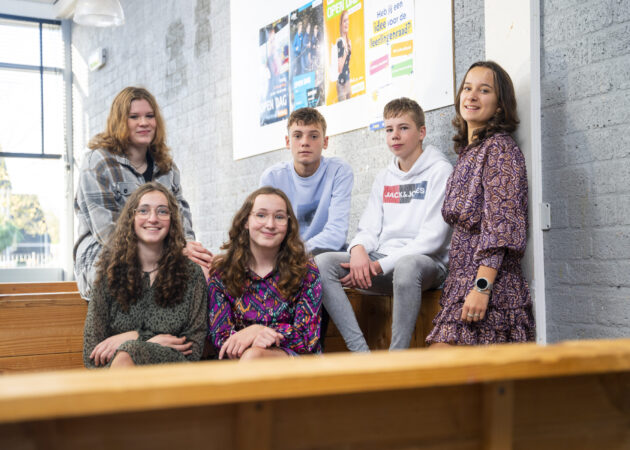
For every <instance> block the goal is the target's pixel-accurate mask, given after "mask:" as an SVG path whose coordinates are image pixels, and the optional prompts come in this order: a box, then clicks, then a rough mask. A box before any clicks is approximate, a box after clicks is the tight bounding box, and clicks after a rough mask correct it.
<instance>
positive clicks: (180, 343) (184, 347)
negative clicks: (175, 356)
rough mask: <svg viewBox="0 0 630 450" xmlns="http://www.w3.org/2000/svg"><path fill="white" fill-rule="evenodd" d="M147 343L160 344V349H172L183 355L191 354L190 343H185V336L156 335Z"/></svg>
mask: <svg viewBox="0 0 630 450" xmlns="http://www.w3.org/2000/svg"><path fill="white" fill-rule="evenodd" d="M147 342H153V343H154V344H160V345H161V346H162V347H170V348H174V349H175V350H177V351H178V352H180V353H182V354H183V355H190V354H192V342H186V336H182V337H177V336H173V335H172V334H157V335H155V336H153V337H152V338H151V339H149V340H148V341H147Z"/></svg>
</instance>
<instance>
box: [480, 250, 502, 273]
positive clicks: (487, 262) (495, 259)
mask: <svg viewBox="0 0 630 450" xmlns="http://www.w3.org/2000/svg"><path fill="white" fill-rule="evenodd" d="M504 254H505V250H503V249H501V250H499V251H497V252H496V253H494V254H493V255H488V256H486V257H485V258H483V259H481V260H480V261H479V264H480V265H482V266H486V267H490V268H491V269H495V270H499V267H501V264H502V263H503V255H504Z"/></svg>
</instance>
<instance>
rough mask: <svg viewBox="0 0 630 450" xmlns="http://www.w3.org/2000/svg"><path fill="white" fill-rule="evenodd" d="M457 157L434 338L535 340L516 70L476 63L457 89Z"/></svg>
mask: <svg viewBox="0 0 630 450" xmlns="http://www.w3.org/2000/svg"><path fill="white" fill-rule="evenodd" d="M455 111H456V117H455V119H454V120H453V125H454V126H455V127H456V129H457V131H458V134H457V135H456V136H455V137H454V138H453V140H454V141H455V152H456V153H458V155H459V156H458V159H457V164H456V165H455V169H454V171H453V173H452V175H451V176H450V178H449V180H448V183H447V187H446V196H445V199H444V205H443V206H442V215H443V216H444V220H446V222H447V223H449V224H450V225H451V226H453V228H454V231H453V237H452V240H451V248H450V252H449V265H450V267H449V274H448V277H447V278H446V281H445V283H444V292H443V294H442V299H441V302H440V303H441V306H442V310H441V311H440V313H439V314H438V315H437V316H436V318H435V320H434V321H433V322H434V325H435V327H434V329H433V331H432V332H431V333H430V334H429V336H428V337H427V343H428V344H431V345H432V346H440V345H448V344H451V345H477V344H493V343H502V342H524V341H533V340H534V338H535V324H534V317H533V315H532V302H531V298H530V295H529V287H528V285H527V281H526V280H525V278H524V277H523V274H522V270H521V263H520V260H521V258H522V256H523V253H524V252H525V246H526V244H527V173H526V167H525V159H524V157H523V154H522V153H521V150H520V149H519V148H518V145H517V144H516V142H515V141H514V139H512V137H511V136H510V133H512V132H513V131H514V130H516V127H517V125H518V116H517V113H516V98H515V95H514V87H513V85H512V80H511V79H510V76H509V75H508V74H507V73H506V72H505V70H503V68H501V66H499V65H498V64H497V63H495V62H492V61H480V62H476V63H474V64H473V65H472V66H470V68H469V69H468V72H467V73H466V76H465V77H464V80H463V82H462V84H461V85H460V87H459V91H458V93H457V99H456V102H455Z"/></svg>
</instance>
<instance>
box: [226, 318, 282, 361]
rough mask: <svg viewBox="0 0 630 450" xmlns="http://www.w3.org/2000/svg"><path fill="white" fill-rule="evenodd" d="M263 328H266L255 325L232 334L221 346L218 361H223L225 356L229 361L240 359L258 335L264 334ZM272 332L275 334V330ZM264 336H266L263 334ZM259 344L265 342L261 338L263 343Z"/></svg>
mask: <svg viewBox="0 0 630 450" xmlns="http://www.w3.org/2000/svg"><path fill="white" fill-rule="evenodd" d="M264 328H267V327H265V326H263V325H258V324H255V325H250V326H248V327H247V328H243V329H242V330H241V331H237V332H236V333H234V334H233V335H232V336H230V337H229V338H227V339H226V340H225V342H224V343H223V345H222V346H221V350H220V351H219V359H223V356H227V357H228V358H230V359H238V358H240V357H241V356H242V355H243V352H244V351H245V350H247V349H248V348H250V347H251V346H252V345H253V344H254V340H255V339H256V338H257V337H258V335H259V334H260V333H266V331H263V329H264ZM272 331H274V332H275V330H272ZM265 336H268V335H267V334H265ZM261 342H266V340H264V338H263V341H261Z"/></svg>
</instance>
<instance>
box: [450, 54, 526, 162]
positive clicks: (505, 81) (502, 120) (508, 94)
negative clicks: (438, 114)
mask: <svg viewBox="0 0 630 450" xmlns="http://www.w3.org/2000/svg"><path fill="white" fill-rule="evenodd" d="M475 67H485V68H487V69H490V70H492V73H493V74H494V86H495V91H496V93H497V107H498V108H497V112H496V113H495V114H494V116H492V117H491V118H490V120H488V123H486V125H485V126H484V127H482V128H479V129H477V130H475V132H474V134H473V136H472V141H471V142H470V144H472V145H476V144H478V143H479V142H481V141H482V140H484V139H485V138H487V137H490V136H492V135H494V134H497V133H513V132H514V131H515V130H516V128H517V126H518V123H519V120H518V113H517V112H516V95H515V94H514V85H513V84H512V79H511V78H510V75H508V73H507V72H506V71H505V70H504V69H503V67H501V66H500V65H498V64H497V63H496V62H494V61H477V62H475V63H473V64H472V65H471V66H470V67H469V68H468V70H467V71H466V76H468V72H470V71H471V70H472V69H474V68H475ZM466 76H464V79H463V80H462V82H461V84H460V85H459V90H458V91H457V97H456V98H455V118H454V119H453V126H454V127H455V129H456V131H457V133H456V134H455V136H453V142H454V143H455V144H454V146H453V147H454V150H455V153H459V152H460V151H461V150H462V149H463V148H465V147H466V146H468V144H469V142H468V125H467V124H466V121H465V120H464V118H463V117H462V115H461V113H460V111H459V101H460V98H461V95H462V90H463V89H464V83H465V82H466Z"/></svg>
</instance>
